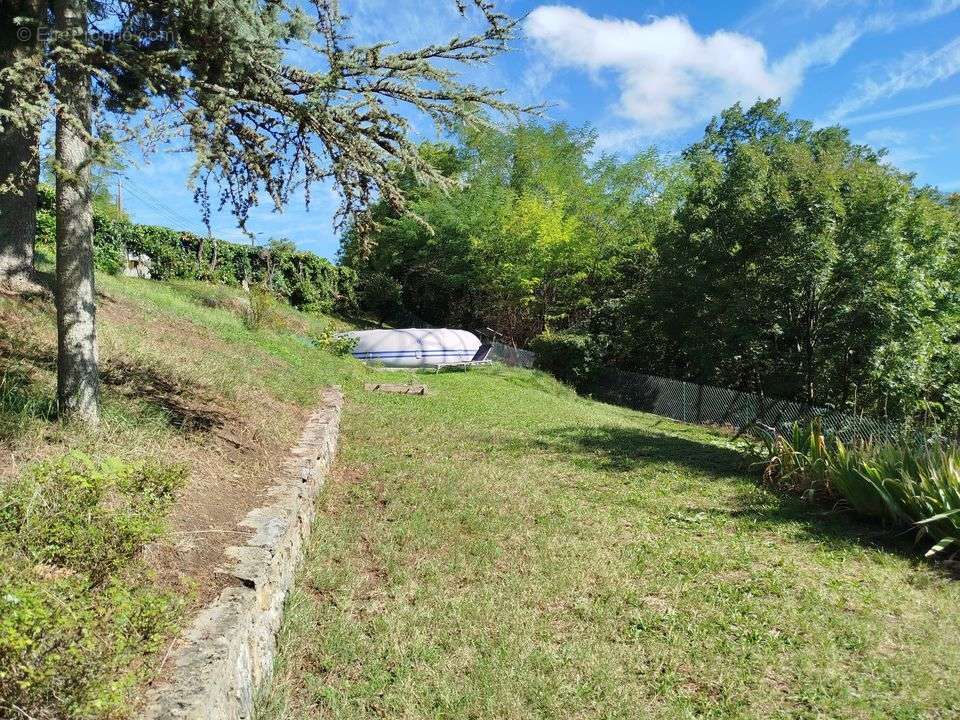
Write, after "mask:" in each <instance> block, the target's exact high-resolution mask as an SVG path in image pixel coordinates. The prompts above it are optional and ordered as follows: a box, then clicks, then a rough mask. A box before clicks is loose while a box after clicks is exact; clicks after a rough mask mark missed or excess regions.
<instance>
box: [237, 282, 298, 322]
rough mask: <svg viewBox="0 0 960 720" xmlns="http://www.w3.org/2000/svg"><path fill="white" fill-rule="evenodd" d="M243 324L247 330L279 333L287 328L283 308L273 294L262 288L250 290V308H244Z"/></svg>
mask: <svg viewBox="0 0 960 720" xmlns="http://www.w3.org/2000/svg"><path fill="white" fill-rule="evenodd" d="M243 322H244V324H245V325H246V326H247V328H248V329H249V330H269V331H271V332H280V331H281V330H284V329H286V327H287V318H286V316H285V315H284V313H283V306H282V305H281V304H280V301H279V300H277V298H276V297H274V295H273V293H272V292H270V291H269V290H267V288H265V287H263V286H257V287H254V288H252V289H251V290H250V306H249V307H248V308H246V312H245V314H244V316H243Z"/></svg>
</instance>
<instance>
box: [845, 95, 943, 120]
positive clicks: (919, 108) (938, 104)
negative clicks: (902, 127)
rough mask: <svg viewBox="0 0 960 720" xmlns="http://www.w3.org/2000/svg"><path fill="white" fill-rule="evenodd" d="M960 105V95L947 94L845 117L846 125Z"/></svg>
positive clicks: (891, 118) (890, 118)
mask: <svg viewBox="0 0 960 720" xmlns="http://www.w3.org/2000/svg"><path fill="white" fill-rule="evenodd" d="M957 105H960V95H947V96H946V97H942V98H937V99H936V100H929V101H927V102H920V103H912V104H910V105H903V106H901V107H897V108H892V109H891V110H881V111H880V112H874V113H864V114H862V115H851V116H847V117H845V118H843V124H844V125H857V124H859V123H865V122H876V121H878V120H893V119H895V118H900V117H906V116H907V115H916V114H917V113H922V112H929V111H931V110H942V109H943V108H948V107H956V106H957Z"/></svg>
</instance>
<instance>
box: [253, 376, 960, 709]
mask: <svg viewBox="0 0 960 720" xmlns="http://www.w3.org/2000/svg"><path fill="white" fill-rule="evenodd" d="M421 379H424V380H425V382H426V383H427V384H428V385H429V387H430V389H431V390H432V391H434V394H433V395H430V396H427V397H402V396H390V395H378V394H368V393H364V392H362V391H361V390H359V389H358V387H357V386H356V385H355V384H349V383H348V384H347V386H346V389H347V396H348V401H347V404H346V408H345V416H344V419H343V430H342V439H341V446H340V455H339V460H338V463H337V467H336V470H335V472H334V474H333V476H332V477H331V480H330V483H329V486H328V488H327V490H326V493H325V497H324V498H323V501H322V502H323V508H322V512H321V515H320V518H321V519H320V522H319V523H318V524H317V526H316V528H315V536H314V537H315V539H314V541H313V545H312V548H311V550H310V554H309V558H308V561H307V563H306V565H305V567H304V569H303V571H302V573H301V575H300V580H299V586H298V588H297V590H296V591H295V593H294V594H293V595H292V597H291V598H290V601H289V606H288V614H287V619H286V623H285V626H284V629H283V635H282V641H281V660H280V662H279V664H278V666H277V674H276V681H275V683H274V687H273V689H272V691H271V692H269V693H268V694H266V695H265V697H264V698H262V701H261V709H260V717H261V718H265V719H266V718H273V719H279V718H289V719H290V720H292V719H293V718H361V717H364V718H366V717H391V718H397V717H402V718H448V717H449V718H492V717H496V718H534V717H536V718H571V717H583V718H613V717H617V718H638V717H655V718H661V717H662V718H693V717H715V718H740V717H744V718H746V717H750V718H823V717H836V718H868V717H869V718H956V717H958V716H960V683H958V682H957V676H958V670H960V615H958V613H957V608H958V600H960V584H958V583H957V582H955V581H952V580H949V579H947V578H945V577H942V576H940V575H938V573H937V571H935V570H933V569H931V568H930V567H928V566H927V565H925V564H924V563H923V561H921V560H918V559H917V558H916V557H915V555H914V554H912V553H911V548H910V545H909V541H908V540H905V541H904V542H903V543H896V542H891V541H890V540H889V539H885V538H884V537H883V536H882V535H881V534H880V533H878V532H877V531H876V528H875V527H873V526H870V525H867V524H860V523H859V522H858V521H856V520H854V519H852V518H851V517H850V516H848V515H846V514H844V513H840V512H824V511H823V509H816V508H813V507H811V506H809V505H805V504H803V503H802V502H800V501H798V500H796V499H793V498H787V497H782V496H779V495H777V494H774V493H773V492H771V491H768V490H766V489H764V488H762V487H760V486H759V485H758V483H757V480H756V477H755V475H756V474H755V473H751V472H749V471H748V470H746V469H745V468H744V466H743V463H744V461H743V459H742V456H741V455H740V453H739V452H737V449H736V448H735V447H734V446H732V444H731V443H730V442H729V441H727V440H725V439H723V438H720V437H718V436H717V435H715V434H713V433H712V432H710V431H708V430H706V429H701V428H696V427H691V426H685V425H681V424H679V423H675V422H672V421H669V420H665V419H662V418H658V417H654V416H650V415H645V414H641V413H636V412H632V411H628V410H624V409H620V408H617V407H613V406H609V405H604V404H600V403H596V402H592V401H590V400H586V399H581V398H577V397H576V396H574V395H573V394H572V393H570V392H569V391H567V390H565V389H563V388H562V387H560V386H559V385H557V384H555V383H554V382H553V381H551V380H549V379H547V378H545V377H544V376H541V375H539V374H534V373H529V372H524V371H507V370H500V371H490V372H487V371H479V372H477V371H475V372H470V373H459V374H454V373H451V374H443V375H439V376H425V377H421Z"/></svg>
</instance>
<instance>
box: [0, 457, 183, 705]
mask: <svg viewBox="0 0 960 720" xmlns="http://www.w3.org/2000/svg"><path fill="white" fill-rule="evenodd" d="M183 477H184V471H183V469H182V468H180V467H167V466H162V465H159V464H157V463H152V462H148V463H140V464H135V465H132V464H128V463H123V462H121V461H119V460H107V461H104V462H101V463H95V462H93V461H92V460H91V459H90V458H88V457H86V456H84V455H81V454H78V453H73V454H70V455H68V456H66V457H63V458H59V459H55V460H50V461H47V462H44V463H40V464H37V465H35V466H34V467H32V468H31V469H29V470H28V471H27V472H25V473H24V474H23V475H22V476H21V477H20V478H19V479H18V480H16V481H14V482H11V483H8V484H5V485H2V486H0V717H13V716H20V717H23V716H26V717H34V718H38V719H39V718H89V717H94V716H96V717H107V716H109V717H114V716H119V715H122V714H124V713H123V712H122V710H123V706H124V703H125V702H126V700H127V698H128V695H129V691H130V689H131V688H132V687H133V686H134V685H135V684H136V681H137V679H138V677H139V676H140V675H141V674H142V673H143V672H144V671H145V667H146V666H145V664H144V663H143V658H144V657H145V656H147V655H149V654H151V653H155V652H156V651H157V650H158V649H159V646H160V644H161V643H162V642H163V641H164V640H165V638H167V637H168V636H169V635H170V634H171V633H172V631H173V629H174V626H175V623H176V620H177V618H178V616H179V610H180V607H181V602H180V601H179V600H178V599H177V598H175V597H174V596H173V595H171V594H169V593H164V592H159V591H157V590H155V589H153V588H152V587H151V583H150V582H149V580H150V577H149V575H148V574H147V573H146V572H144V570H145V568H144V567H143V565H141V564H140V562H139V559H138V555H139V552H140V550H141V548H142V546H143V544H144V543H146V542H148V541H150V540H153V539H155V538H157V537H158V536H159V535H160V533H161V532H162V530H163V517H164V515H165V513H166V511H167V508H168V506H169V504H170V501H171V499H172V497H173V493H174V491H175V489H176V488H177V487H178V486H179V485H180V484H181V482H182V481H183ZM14 708H16V709H17V711H16V712H14Z"/></svg>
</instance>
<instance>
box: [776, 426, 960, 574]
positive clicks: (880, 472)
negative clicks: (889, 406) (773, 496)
mask: <svg viewBox="0 0 960 720" xmlns="http://www.w3.org/2000/svg"><path fill="white" fill-rule="evenodd" d="M761 440H762V444H763V447H764V451H765V453H766V454H767V458H766V468H765V477H766V478H767V479H768V480H773V481H775V482H776V484H777V485H778V486H780V487H783V488H785V489H789V490H792V491H796V492H801V493H803V494H804V496H805V497H808V498H812V497H814V496H821V497H825V498H834V499H837V500H842V501H844V502H846V503H847V504H849V506H850V507H851V508H852V509H853V510H854V511H856V512H857V513H859V514H861V515H864V516H868V517H874V518H878V519H880V520H882V521H883V522H884V523H885V524H886V525H888V526H891V527H909V526H911V525H913V526H915V527H916V528H917V529H918V537H928V538H930V539H932V540H933V542H934V545H933V547H932V548H931V549H930V551H929V552H928V553H927V556H928V557H929V556H933V555H938V554H940V553H942V552H944V551H955V550H957V549H958V548H960V447H958V446H956V445H942V444H937V445H930V446H926V445H918V444H917V443H911V442H907V441H901V442H886V443H873V442H864V443H853V444H850V445H847V444H844V443H843V442H842V441H840V440H839V439H838V438H827V437H825V436H824V434H823V432H822V430H821V428H820V426H819V424H818V423H817V422H816V421H813V422H811V423H809V424H806V425H800V424H799V423H795V424H794V425H793V426H792V427H791V429H790V432H789V434H779V433H767V434H765V435H762V436H761Z"/></svg>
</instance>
